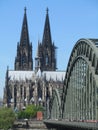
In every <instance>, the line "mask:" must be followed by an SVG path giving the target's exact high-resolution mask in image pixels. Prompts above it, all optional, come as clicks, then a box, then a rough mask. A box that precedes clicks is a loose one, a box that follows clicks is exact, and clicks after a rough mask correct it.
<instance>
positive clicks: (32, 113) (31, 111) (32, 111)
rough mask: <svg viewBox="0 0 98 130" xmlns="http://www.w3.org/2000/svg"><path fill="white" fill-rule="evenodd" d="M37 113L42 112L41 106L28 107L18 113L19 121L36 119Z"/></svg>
mask: <svg viewBox="0 0 98 130" xmlns="http://www.w3.org/2000/svg"><path fill="white" fill-rule="evenodd" d="M37 111H43V108H42V107H41V106H35V105H28V106H27V107H26V109H25V110H21V111H19V112H18V118H19V119H24V118H27V119H30V118H34V117H36V113H37Z"/></svg>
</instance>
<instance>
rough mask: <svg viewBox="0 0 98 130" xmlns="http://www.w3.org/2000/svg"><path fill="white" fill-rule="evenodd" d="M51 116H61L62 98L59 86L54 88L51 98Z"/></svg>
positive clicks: (57, 117) (52, 117) (54, 117)
mask: <svg viewBox="0 0 98 130" xmlns="http://www.w3.org/2000/svg"><path fill="white" fill-rule="evenodd" d="M50 107H51V108H50V118H51V119H59V118H61V98H60V94H59V90H58V89H57V88H55V89H53V96H52V98H51V100H50Z"/></svg>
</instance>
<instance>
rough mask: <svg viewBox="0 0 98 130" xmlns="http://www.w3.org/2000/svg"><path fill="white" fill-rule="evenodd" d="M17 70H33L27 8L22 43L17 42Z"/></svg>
mask: <svg viewBox="0 0 98 130" xmlns="http://www.w3.org/2000/svg"><path fill="white" fill-rule="evenodd" d="M14 66H15V70H32V69H33V60H32V43H30V41H29V32H28V23H27V15H26V8H25V10H24V18H23V24H22V31H21V37H20V43H18V44H17V56H16V58H15V65H14Z"/></svg>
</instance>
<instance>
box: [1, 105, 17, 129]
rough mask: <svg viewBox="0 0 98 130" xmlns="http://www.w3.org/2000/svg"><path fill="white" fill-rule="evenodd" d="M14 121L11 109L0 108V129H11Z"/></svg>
mask: <svg viewBox="0 0 98 130" xmlns="http://www.w3.org/2000/svg"><path fill="white" fill-rule="evenodd" d="M14 121H15V114H14V112H13V111H12V109H11V108H0V129H4V130H8V128H12V126H13V123H14Z"/></svg>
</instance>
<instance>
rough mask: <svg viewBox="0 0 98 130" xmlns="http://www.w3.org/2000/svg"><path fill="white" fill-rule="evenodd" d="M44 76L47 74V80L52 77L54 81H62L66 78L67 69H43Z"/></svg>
mask: <svg viewBox="0 0 98 130" xmlns="http://www.w3.org/2000/svg"><path fill="white" fill-rule="evenodd" d="M42 75H43V76H45V78H46V80H47V81H49V80H50V79H51V80H53V81H57V80H58V81H62V80H64V79H65V71H43V74H42Z"/></svg>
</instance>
